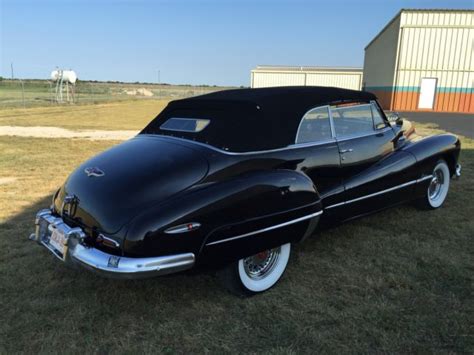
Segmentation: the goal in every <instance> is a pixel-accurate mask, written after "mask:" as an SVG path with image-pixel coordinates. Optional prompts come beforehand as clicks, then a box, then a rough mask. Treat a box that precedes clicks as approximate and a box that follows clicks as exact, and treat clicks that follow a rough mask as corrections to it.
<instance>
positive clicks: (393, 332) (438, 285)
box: [0, 115, 474, 353]
mask: <svg viewBox="0 0 474 355" xmlns="http://www.w3.org/2000/svg"><path fill="white" fill-rule="evenodd" d="M89 119H90V118H87V117H86V115H85V121H86V122H89V121H88V120H89ZM140 120H141V118H140ZM90 122H92V121H90ZM110 122H112V120H111V121H110ZM88 124H92V123H88ZM97 124H98V125H99V126H100V125H102V124H103V123H97ZM122 124H125V123H120V124H119V126H114V127H109V129H118V128H123V127H122ZM130 124H131V123H130ZM141 124H142V123H141V122H140V123H139V124H137V126H138V125H141ZM419 129H420V130H421V131H424V132H426V133H429V132H433V128H432V127H429V126H426V125H425V126H420V127H419ZM113 144H115V142H103V141H101V142H91V141H84V140H63V139H27V138H14V137H0V179H2V178H10V182H9V183H6V184H3V185H0V314H1V322H0V353H15V352H26V353H38V352H41V353H50V352H54V353H58V352H73V353H117V352H121V353H122V352H127V353H141V352H147V353H156V352H164V353H189V352H191V353H202V352H212V353H242V352H250V353H263V352H264V353H317V352H330V353H339V352H345V353H367V352H379V353H380V352H396V353H407V352H420V353H426V352H447V353H449V352H460V353H463V352H473V351H474V341H473V326H474V324H473V320H472V315H473V311H474V307H473V299H472V291H473V278H472V275H473V273H474V267H473V255H474V247H473V239H472V238H473V236H474V222H473V218H472V215H473V200H474V178H473V176H474V168H473V166H474V141H472V140H468V139H463V151H462V157H461V162H462V164H463V177H462V178H461V180H459V181H453V182H452V185H451V190H450V194H449V196H448V199H447V201H446V204H445V206H443V207H442V208H441V209H439V210H436V211H430V212H426V211H418V210H416V209H415V208H413V207H411V206H409V205H406V206H400V207H397V208H392V209H390V210H387V211H384V212H381V213H378V214H375V215H372V216H369V217H366V218H363V219H360V220H357V221H353V222H351V223H347V224H344V225H342V226H339V227H336V228H333V229H329V230H325V231H321V232H319V233H317V235H315V236H314V238H310V239H308V240H307V241H305V242H304V243H303V244H301V245H298V246H296V247H295V248H294V249H293V250H292V258H291V260H290V264H289V267H288V270H287V272H286V273H285V275H284V277H283V278H282V280H281V281H280V282H279V284H278V285H277V286H276V287H274V288H273V289H271V290H270V291H268V292H266V293H265V294H262V295H258V296H256V297H252V298H248V299H240V298H236V297H234V296H233V295H230V294H228V293H227V292H226V291H224V290H223V289H222V287H221V286H220V285H219V283H218V281H217V279H216V278H215V277H214V275H213V273H212V272H200V273H195V272H193V273H187V274H180V275H171V276H168V277H162V278H157V279H152V280H143V281H115V280H107V279H102V278H99V277H97V276H95V275H93V274H90V273H88V272H85V271H76V270H70V269H68V268H65V267H64V265H62V264H61V263H60V262H58V261H57V260H56V259H54V257H53V256H51V255H50V254H49V253H48V252H47V251H46V250H44V249H43V248H40V247H39V246H37V245H35V244H33V243H32V242H30V241H28V240H27V236H28V235H29V233H31V232H32V230H33V219H34V214H35V212H36V211H37V210H38V209H40V208H43V207H45V206H48V205H49V203H50V196H51V194H52V193H53V191H54V189H55V188H56V187H57V186H58V185H59V184H61V183H62V182H63V181H64V179H65V178H66V176H67V175H68V173H69V172H70V171H71V170H72V169H73V168H74V167H75V166H77V165H78V164H79V163H80V162H82V161H83V160H85V159H87V158H88V157H90V156H92V155H94V154H96V153H97V152H99V151H102V150H103V149H106V148H107V147H109V146H111V145H113ZM11 179H13V180H11ZM0 181H1V180H0Z"/></svg>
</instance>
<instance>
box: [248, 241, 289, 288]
mask: <svg viewBox="0 0 474 355" xmlns="http://www.w3.org/2000/svg"><path fill="white" fill-rule="evenodd" d="M280 250H281V247H278V248H275V249H269V250H265V251H262V252H260V253H257V254H255V255H252V256H249V257H248V258H245V259H244V260H243V261H244V270H245V273H246V274H247V276H248V277H250V278H251V279H254V280H259V279H262V278H264V277H265V276H266V275H267V274H268V273H269V272H271V271H272V270H273V268H274V267H275V265H276V261H277V260H278V257H279V256H280Z"/></svg>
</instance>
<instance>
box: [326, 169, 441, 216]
mask: <svg viewBox="0 0 474 355" xmlns="http://www.w3.org/2000/svg"><path fill="white" fill-rule="evenodd" d="M431 178H433V175H427V176H424V177H422V178H419V179H417V180H412V181H408V182H406V183H404V184H401V185H397V186H393V187H390V188H388V189H385V190H382V191H378V192H374V193H373V194H370V195H365V196H361V197H357V198H354V199H352V200H349V201H344V202H340V203H336V204H334V205H330V206H327V207H324V209H325V210H328V209H330V208H335V207H340V206H342V205H348V204H350V203H353V202H357V201H361V200H365V199H368V198H371V197H374V196H378V195H382V194H384V193H387V192H391V191H395V190H398V189H402V188H404V187H407V186H410V185H414V184H418V183H420V182H422V181H425V180H428V179H431Z"/></svg>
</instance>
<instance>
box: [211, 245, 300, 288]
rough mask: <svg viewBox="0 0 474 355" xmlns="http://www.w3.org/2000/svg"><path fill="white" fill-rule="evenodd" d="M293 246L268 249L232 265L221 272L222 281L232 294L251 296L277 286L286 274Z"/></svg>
mask: <svg viewBox="0 0 474 355" xmlns="http://www.w3.org/2000/svg"><path fill="white" fill-rule="evenodd" d="M290 250H291V244H290V243H287V244H284V245H281V246H279V247H277V248H273V249H268V250H265V251H262V252H260V253H257V254H255V255H252V256H249V257H247V258H243V259H240V260H238V261H236V262H233V263H231V264H230V265H228V266H227V267H226V268H225V269H223V270H222V271H220V274H219V276H220V279H221V281H222V283H223V284H224V286H225V287H226V288H227V289H228V290H229V291H231V292H232V293H235V294H238V295H241V296H250V295H254V294H257V293H260V292H264V291H266V290H268V289H270V288H271V287H272V286H273V285H275V284H276V283H277V282H278V280H279V279H280V278H281V276H282V275H283V273H284V272H285V269H286V266H287V264H288V260H289V258H290Z"/></svg>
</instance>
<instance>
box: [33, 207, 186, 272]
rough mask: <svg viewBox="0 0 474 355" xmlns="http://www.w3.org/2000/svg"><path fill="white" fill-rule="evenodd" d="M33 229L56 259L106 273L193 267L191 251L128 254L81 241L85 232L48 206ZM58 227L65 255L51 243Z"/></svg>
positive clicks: (37, 217) (40, 214) (174, 270)
mask: <svg viewBox="0 0 474 355" xmlns="http://www.w3.org/2000/svg"><path fill="white" fill-rule="evenodd" d="M35 224H36V230H35V233H33V234H32V235H31V236H30V239H31V240H34V241H36V242H38V243H39V244H41V245H43V246H44V247H45V248H47V249H48V250H49V251H50V252H51V253H53V254H54V255H55V256H56V257H57V258H58V259H60V260H62V261H64V262H65V263H67V264H71V265H80V266H82V267H84V268H86V269H89V270H92V271H94V272H96V273H99V274H101V275H103V276H106V277H112V278H122V279H139V278H148V277H154V276H159V275H165V274H171V273H174V272H178V271H183V270H186V269H189V268H191V267H193V265H194V259H195V257H194V254H193V253H183V254H176V255H166V256H157V257H150V258H129V257H122V256H115V255H111V254H107V253H105V252H103V251H101V250H99V249H96V248H93V247H90V246H87V245H86V244H85V243H84V239H85V237H86V235H85V234H84V232H83V230H82V229H81V228H71V227H69V226H68V225H67V224H66V223H64V221H63V220H62V218H60V217H55V216H54V215H53V214H52V213H51V211H50V210H41V211H39V212H38V213H37V215H36V221H35ZM56 228H57V229H59V230H60V232H61V233H62V235H64V236H65V239H66V240H65V248H64V249H63V250H65V252H64V255H63V253H62V252H61V251H59V250H57V249H56V248H55V247H54V246H53V244H51V243H50V238H51V234H52V231H53V230H54V229H56Z"/></svg>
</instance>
